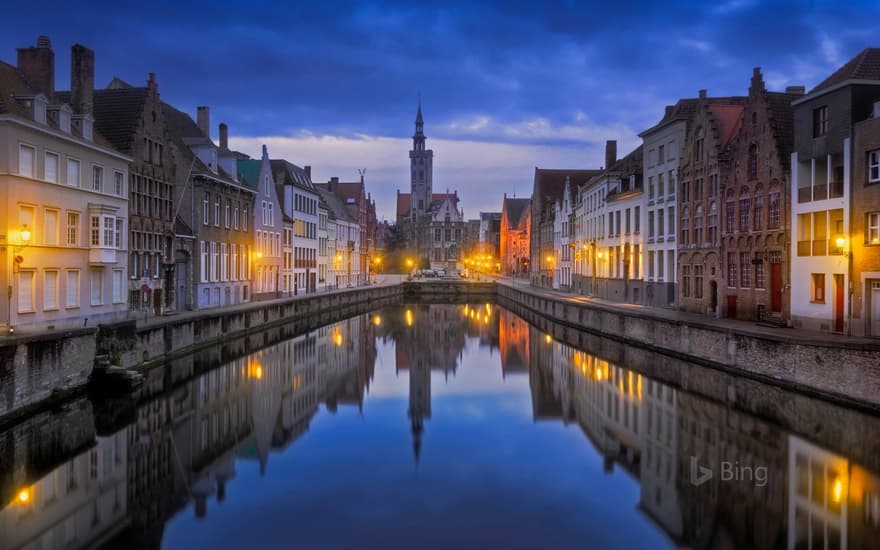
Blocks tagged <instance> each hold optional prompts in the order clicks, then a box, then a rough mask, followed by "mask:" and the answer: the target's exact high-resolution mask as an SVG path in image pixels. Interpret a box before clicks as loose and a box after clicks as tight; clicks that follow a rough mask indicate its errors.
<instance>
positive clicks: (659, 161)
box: [657, 145, 666, 195]
mask: <svg viewBox="0 0 880 550" xmlns="http://www.w3.org/2000/svg"><path fill="white" fill-rule="evenodd" d="M665 160H666V159H665V158H664V157H663V146H662V145H661V146H659V147H657V164H663V162H664V161H665ZM660 194H661V195H662V194H663V191H660Z"/></svg>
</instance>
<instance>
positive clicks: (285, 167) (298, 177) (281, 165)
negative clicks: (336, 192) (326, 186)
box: [269, 159, 318, 196]
mask: <svg viewBox="0 0 880 550" xmlns="http://www.w3.org/2000/svg"><path fill="white" fill-rule="evenodd" d="M269 165H270V166H271V168H272V175H273V177H274V178H275V185H278V186H284V185H293V186H296V187H299V188H300V189H305V190H306V191H311V192H312V193H317V191H318V189H317V188H316V187H315V184H314V183H312V178H311V177H310V176H309V174H308V173H306V171H305V169H303V168H300V167H299V166H297V165H296V164H293V163H292V162H288V161H286V160H284V159H271V160H269ZM281 195H282V196H283V193H281Z"/></svg>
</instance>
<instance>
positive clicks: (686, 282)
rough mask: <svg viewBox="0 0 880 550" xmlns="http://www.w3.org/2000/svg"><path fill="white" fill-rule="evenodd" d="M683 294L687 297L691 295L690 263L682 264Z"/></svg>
mask: <svg viewBox="0 0 880 550" xmlns="http://www.w3.org/2000/svg"><path fill="white" fill-rule="evenodd" d="M661 263H662V262H661ZM681 295H682V296H684V297H685V298H690V296H691V266H689V265H683V266H681Z"/></svg>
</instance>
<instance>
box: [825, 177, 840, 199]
mask: <svg viewBox="0 0 880 550" xmlns="http://www.w3.org/2000/svg"><path fill="white" fill-rule="evenodd" d="M828 186H829V188H830V190H831V192H830V196H829V197H828V198H831V199H837V198H840V197H842V196H843V182H842V181H832V182H831V183H830V184H828Z"/></svg>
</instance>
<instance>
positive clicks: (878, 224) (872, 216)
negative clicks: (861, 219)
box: [865, 212, 880, 244]
mask: <svg viewBox="0 0 880 550" xmlns="http://www.w3.org/2000/svg"><path fill="white" fill-rule="evenodd" d="M865 243H866V244H880V212H868V215H867V219H866V223H865Z"/></svg>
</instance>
